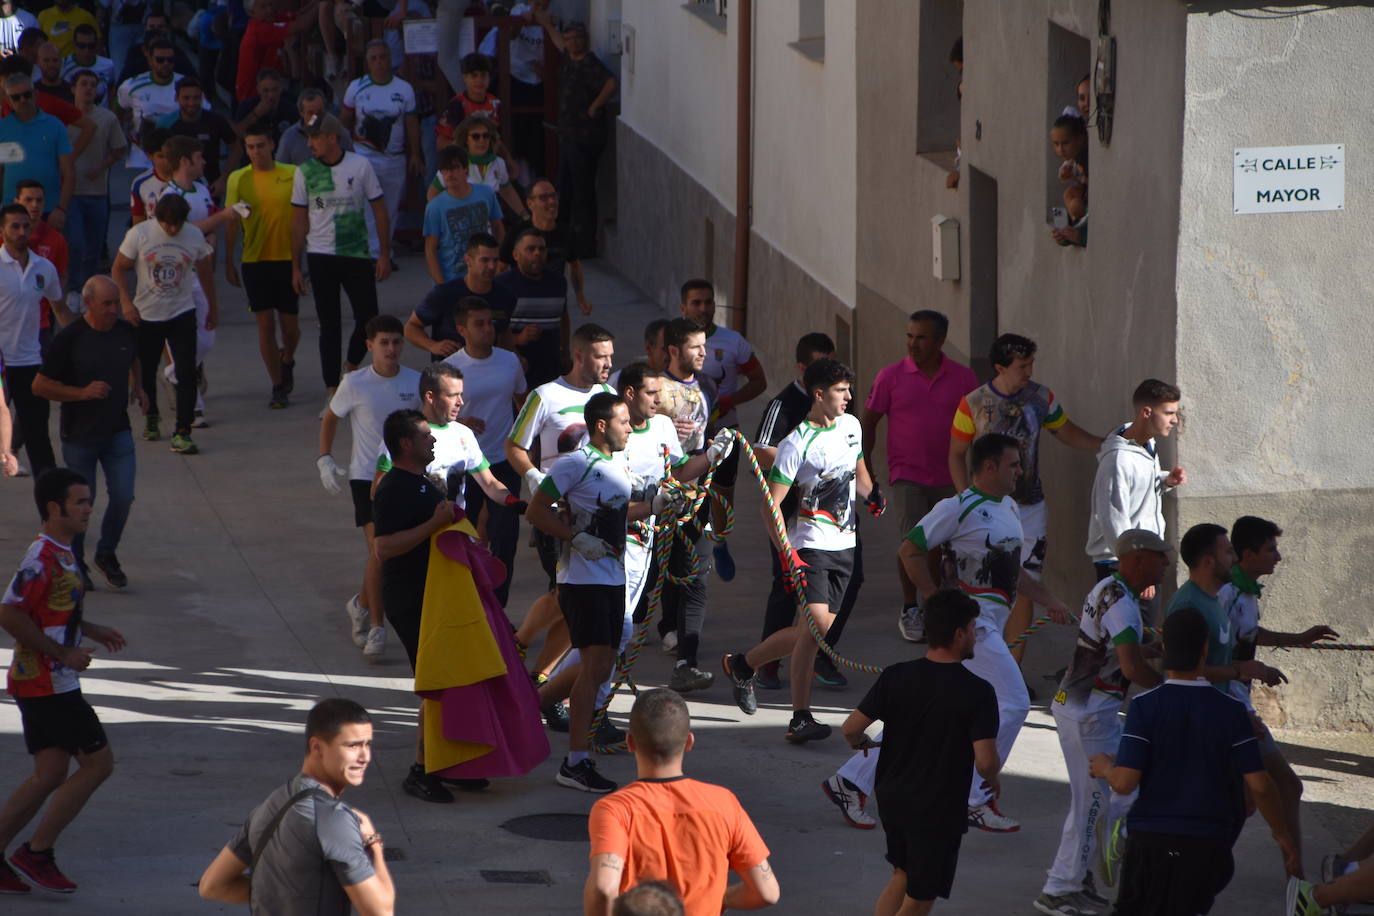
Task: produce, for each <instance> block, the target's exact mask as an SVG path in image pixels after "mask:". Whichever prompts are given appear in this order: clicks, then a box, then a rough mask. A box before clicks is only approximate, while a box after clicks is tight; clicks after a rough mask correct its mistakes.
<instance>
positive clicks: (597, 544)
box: [572, 531, 615, 560]
mask: <svg viewBox="0 0 1374 916" xmlns="http://www.w3.org/2000/svg"><path fill="white" fill-rule="evenodd" d="M572 549H573V550H576V551H577V552H578V553H580V554H582V556H583V557H584V558H586V559H588V560H604V559H605V558H606V557H609V556H610V555H611V554H613V553H615V549H614V548H612V547H611V545H610V544H607V543H606V542H605V541H603V540H601V538H599V537H597V536H596V535H594V534H588V533H587V532H585V531H579V532H578V533H577V534H575V535H573V539H572Z"/></svg>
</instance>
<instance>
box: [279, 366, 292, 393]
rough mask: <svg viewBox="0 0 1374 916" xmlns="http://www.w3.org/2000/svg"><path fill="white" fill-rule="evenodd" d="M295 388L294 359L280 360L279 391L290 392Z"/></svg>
mask: <svg viewBox="0 0 1374 916" xmlns="http://www.w3.org/2000/svg"><path fill="white" fill-rule="evenodd" d="M295 390H296V363H295V361H292V362H289V363H288V362H287V361H286V360H282V361H281V393H282V394H290V393H291V392H293V391H295Z"/></svg>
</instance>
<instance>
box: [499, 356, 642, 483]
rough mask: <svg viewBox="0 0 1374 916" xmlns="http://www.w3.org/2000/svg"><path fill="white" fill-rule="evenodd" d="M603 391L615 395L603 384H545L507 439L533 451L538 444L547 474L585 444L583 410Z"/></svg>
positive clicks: (529, 401) (528, 401)
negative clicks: (557, 462) (581, 386)
mask: <svg viewBox="0 0 1374 916" xmlns="http://www.w3.org/2000/svg"><path fill="white" fill-rule="evenodd" d="M603 391H605V392H609V393H611V394H614V393H615V392H614V391H611V386H609V385H606V384H604V383H598V384H595V385H593V386H592V387H590V388H574V387H573V386H572V385H569V384H568V383H567V382H566V381H564V380H563V379H562V378H556V379H554V380H553V381H551V382H545V383H544V384H543V385H540V386H539V387H538V388H536V389H534V390H533V391H531V392H530V396H529V397H527V398H525V406H524V407H522V408H520V414H519V416H517V417H516V418H515V425H514V426H512V427H511V431H510V436H508V437H507V438H509V439H510V440H511V441H512V442H514V443H515V444H516V445H518V446H520V447H521V448H523V449H525V450H526V451H530V450H532V449H533V448H534V443H535V442H536V441H537V442H538V443H539V469H540V470H541V471H544V472H545V473H548V471H549V469H550V468H551V467H553V463H554V462H555V461H557V460H558V459H559V458H560V457H562V456H563V455H567V454H570V453H571V452H574V451H576V450H577V448H578V446H580V445H581V444H582V443H583V442H584V441H586V438H587V423H586V421H585V420H584V419H583V418H582V409H583V408H584V407H586V406H587V402H588V401H590V400H591V398H592V395H594V394H600V393H601V392H603Z"/></svg>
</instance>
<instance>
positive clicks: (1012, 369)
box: [949, 334, 1102, 760]
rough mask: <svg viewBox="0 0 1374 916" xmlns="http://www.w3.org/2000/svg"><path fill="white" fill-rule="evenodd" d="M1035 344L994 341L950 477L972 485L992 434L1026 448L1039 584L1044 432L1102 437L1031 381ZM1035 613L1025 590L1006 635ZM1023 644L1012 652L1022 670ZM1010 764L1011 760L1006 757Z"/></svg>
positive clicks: (958, 419)
mask: <svg viewBox="0 0 1374 916" xmlns="http://www.w3.org/2000/svg"><path fill="white" fill-rule="evenodd" d="M1035 350H1036V346H1035V341H1033V340H1030V339H1029V338H1026V337H1022V336H1021V335H1019V334H1003V335H1002V336H1001V337H999V338H997V339H996V340H994V341H993V342H992V351H991V353H990V354H989V360H990V362H991V363H992V369H993V372H994V373H996V374H995V376H994V377H993V378H992V379H990V380H989V381H988V382H987V383H986V384H983V385H980V386H979V387H977V388H975V389H974V390H972V391H970V392H969V393H968V394H967V395H965V396H964V398H963V400H961V401H960V402H959V409H958V410H956V411H955V413H954V426H953V427H952V428H951V430H950V442H949V473H950V476H951V477H952V478H953V479H954V486H955V487H956V488H957V489H959V490H963V489H965V488H967V487H968V485H969V466H968V464H967V458H968V453H969V447H970V445H972V443H973V441H974V440H975V439H977V438H979V437H980V436H983V435H985V434H987V433H1002V434H1004V435H1008V436H1011V437H1012V438H1013V439H1015V440H1016V441H1017V443H1018V444H1019V445H1020V446H1021V465H1022V470H1021V477H1020V480H1019V481H1018V482H1017V484H1016V491H1015V493H1014V494H1012V496H1013V498H1014V499H1015V501H1016V504H1017V506H1018V507H1019V510H1020V511H1019V514H1020V517H1021V531H1022V534H1023V535H1024V536H1025V545H1024V547H1023V549H1022V551H1021V563H1022V565H1023V566H1024V567H1025V569H1026V572H1028V573H1030V578H1032V579H1034V580H1036V581H1039V579H1040V574H1041V573H1042V572H1043V571H1044V569H1045V526H1046V523H1047V521H1048V514H1047V512H1046V510H1045V491H1044V490H1043V489H1042V488H1041V486H1040V430H1041V429H1042V428H1043V429H1047V430H1049V431H1050V432H1052V433H1054V436H1055V438H1057V439H1058V440H1059V441H1060V442H1063V443H1064V444H1065V445H1067V446H1069V447H1070V448H1076V449H1080V450H1082V451H1089V452H1095V451H1097V449H1098V447H1099V446H1101V445H1102V437H1101V436H1094V435H1093V434H1092V433H1089V432H1086V431H1085V430H1083V429H1082V428H1081V427H1079V426H1078V425H1077V424H1075V423H1074V422H1073V421H1072V420H1070V419H1069V418H1068V416H1067V415H1066V414H1065V413H1064V407H1063V405H1061V404H1059V403H1057V402H1056V401H1055V399H1054V392H1052V391H1050V390H1049V389H1048V388H1046V387H1045V386H1044V385H1041V384H1040V383H1038V382H1033V381H1031V373H1032V372H1033V371H1034V369H1035ZM1034 610H1035V599H1033V598H1032V595H1031V592H1030V591H1029V590H1027V589H1022V590H1021V592H1020V597H1019V598H1017V599H1016V601H1015V602H1014V603H1013V605H1012V607H1011V610H1010V613H1009V614H1008V616H1007V619H1006V621H1005V623H1006V632H1005V636H1006V638H1008V639H1011V638H1013V637H1016V636H1019V635H1020V634H1021V633H1023V632H1025V630H1026V627H1028V626H1030V622H1031V615H1032V614H1033V613H1034ZM1024 651H1025V644H1024V643H1022V644H1021V645H1020V646H1017V647H1016V648H1015V649H1013V650H1012V653H1011V654H1012V657H1013V658H1014V659H1015V660H1016V663H1017V664H1018V665H1019V664H1020V663H1021V653H1022V652H1024ZM1002 759H1003V760H1005V759H1006V755H1005V754H1003V755H1002Z"/></svg>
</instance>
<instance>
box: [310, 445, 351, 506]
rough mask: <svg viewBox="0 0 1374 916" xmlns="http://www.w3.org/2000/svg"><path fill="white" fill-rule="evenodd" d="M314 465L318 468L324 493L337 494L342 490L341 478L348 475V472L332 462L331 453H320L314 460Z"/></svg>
mask: <svg viewBox="0 0 1374 916" xmlns="http://www.w3.org/2000/svg"><path fill="white" fill-rule="evenodd" d="M315 467H317V468H319V471H320V483H322V484H324V489H325V492H326V493H328V494H329V495H331V496H338V495H339V494H340V493H342V492H343V479H344V478H345V477H347V476H348V472H347V471H345V470H344V469H343V468H341V467H339V466H338V465H337V464H336V463H335V462H334V456H333V455H321V456H320V457H319V460H318V461H316V462H315Z"/></svg>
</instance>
